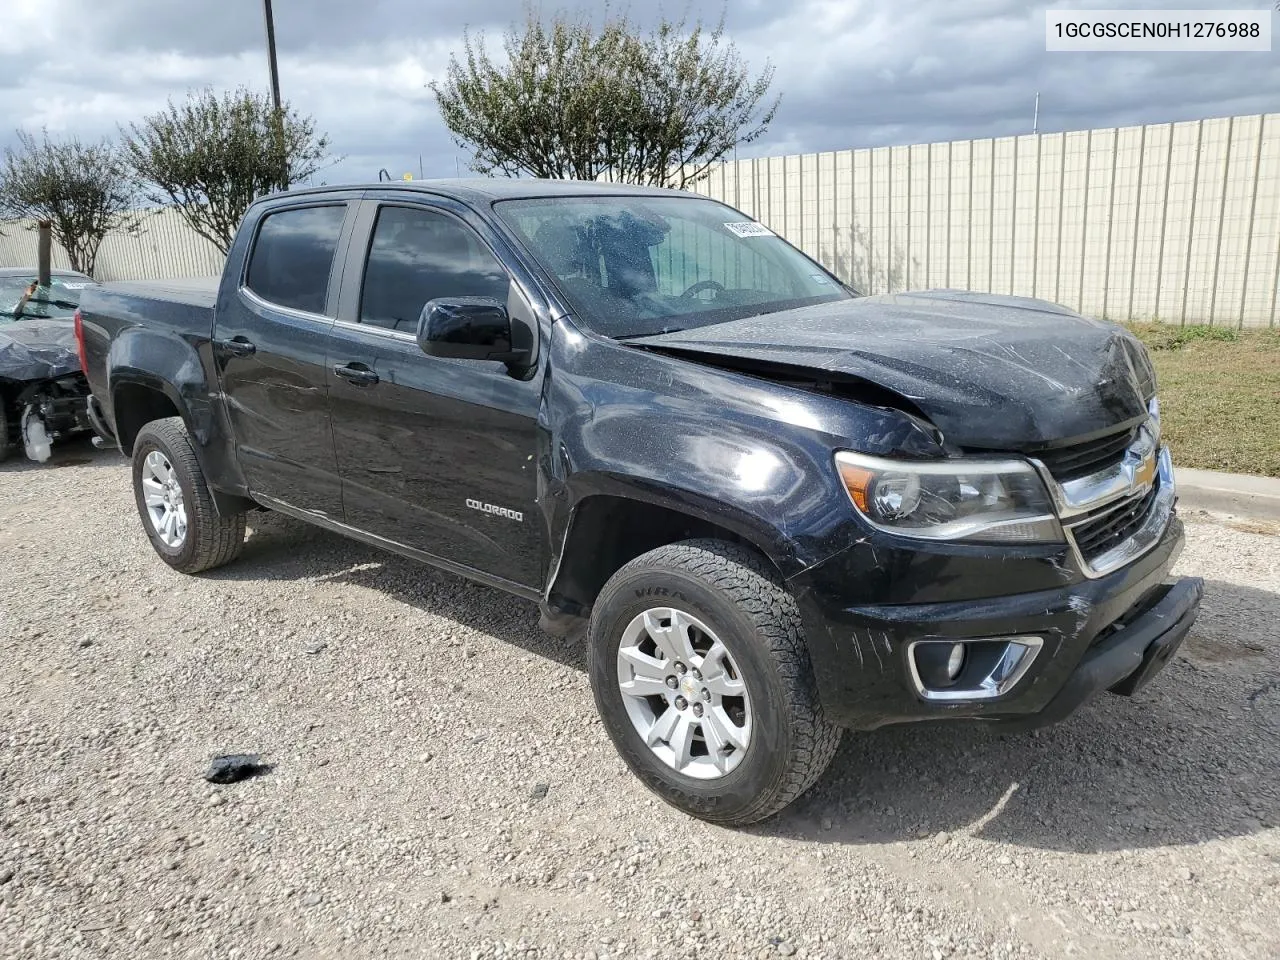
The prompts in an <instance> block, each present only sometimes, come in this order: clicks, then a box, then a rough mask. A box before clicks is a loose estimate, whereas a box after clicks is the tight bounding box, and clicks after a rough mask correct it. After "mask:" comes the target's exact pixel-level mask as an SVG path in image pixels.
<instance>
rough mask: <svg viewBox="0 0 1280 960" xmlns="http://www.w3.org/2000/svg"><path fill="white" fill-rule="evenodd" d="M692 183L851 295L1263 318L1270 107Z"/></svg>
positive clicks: (786, 164)
mask: <svg viewBox="0 0 1280 960" xmlns="http://www.w3.org/2000/svg"><path fill="white" fill-rule="evenodd" d="M693 189H695V190H697V191H698V192H700V193H704V194H707V195H708V196H712V197H716V198H717V199H721V200H724V201H725V202H727V203H729V204H732V205H733V206H736V207H739V208H741V209H742V210H744V211H746V212H747V213H749V214H751V215H752V216H754V217H756V218H757V219H759V220H761V221H762V222H763V223H765V224H767V225H768V226H769V227H771V228H772V229H774V230H775V231H777V232H778V233H780V234H782V235H783V236H785V237H786V238H787V239H789V240H790V241H791V242H792V243H794V244H796V245H797V246H799V247H801V248H802V249H803V250H805V251H806V252H807V253H809V254H810V255H811V256H813V257H815V258H817V259H818V260H821V261H822V262H823V263H824V264H825V265H827V266H828V267H830V268H832V269H833V270H834V271H835V272H836V273H837V274H839V275H840V277H841V278H842V279H845V280H846V281H849V282H851V283H852V284H853V285H854V286H856V287H858V288H859V289H862V290H863V291H865V292H868V293H882V292H886V291H899V290H907V289H919V288H925V287H957V288H963V289H969V290H981V291H991V292H996V293H1012V294H1018V295H1022V296H1034V297H1042V298H1045V299H1048V300H1054V301H1057V302H1060V303H1064V304H1066V305H1068V306H1070V307H1073V308H1075V309H1078V310H1080V311H1082V312H1084V313H1088V314H1092V315H1095V316H1103V317H1107V318H1110V319H1114V320H1126V319H1151V318H1159V319H1161V320H1164V321H1168V322H1173V323H1215V324H1223V325H1228V326H1241V325H1243V326H1275V325H1276V323H1277V320H1278V317H1277V302H1276V301H1277V288H1278V287H1280V114H1267V115H1265V116H1248V117H1226V118H1222V119H1214V120H1202V121H1192V122H1189V123H1176V124H1160V125H1151V126H1142V127H1122V128H1120V129H1103V130H1081V131H1075V132H1071V133H1054V134H1044V135H1040V136H1023V137H1004V138H1000V139H996V140H960V141H953V142H950V143H928V144H916V145H913V146H903V147H880V148H875V149H866V150H845V151H840V152H835V153H817V154H804V155H795V156H785V157H768V158H761V159H755V160H740V161H737V162H733V163H726V164H724V165H722V166H720V167H717V168H716V169H714V170H713V171H712V172H711V175H710V177H709V178H707V179H705V180H703V181H702V182H701V183H699V184H697V185H696V186H695V187H694V188H693Z"/></svg>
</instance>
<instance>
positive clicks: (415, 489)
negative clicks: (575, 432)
mask: <svg viewBox="0 0 1280 960" xmlns="http://www.w3.org/2000/svg"><path fill="white" fill-rule="evenodd" d="M372 196H373V194H370V197H372ZM500 244H501V240H500V239H499V238H497V237H496V236H494V235H493V234H492V233H491V232H490V231H489V229H488V228H487V226H486V225H485V224H484V223H483V221H481V220H479V219H478V218H476V217H475V215H474V214H472V213H470V211H468V210H466V208H465V207H463V206H462V205H461V204H457V203H454V202H452V201H448V200H445V199H439V200H429V199H428V198H427V197H426V196H425V195H423V196H422V197H421V199H417V198H415V199H414V200H410V201H393V200H387V201H386V202H379V201H377V200H375V199H367V200H365V202H364V210H363V212H362V214H361V218H360V224H359V225H358V226H357V228H356V231H355V233H354V235H353V238H352V242H351V253H350V255H349V260H350V267H349V268H348V269H349V270H350V271H358V273H354V272H353V273H351V274H349V275H348V277H347V280H346V282H345V283H344V288H343V295H342V304H341V307H340V311H339V317H338V323H337V324H336V325H335V326H334V328H333V345H332V346H331V348H330V376H331V379H330V382H329V391H330V407H331V409H332V411H333V428H334V436H335V442H336V445H337V450H338V465H339V469H340V471H341V473H342V489H343V504H344V507H345V509H346V518H347V523H348V524H349V525H351V526H353V527H356V528H357V529H360V530H363V531H366V532H368V533H373V534H376V535H377V536H380V537H383V538H385V539H387V540H390V541H393V542H395V543H398V544H402V545H404V546H407V547H411V548H413V549H415V550H418V551H421V552H423V553H426V554H430V555H432V556H433V557H437V558H440V559H442V560H445V561H448V562H451V563H454V564H460V565H462V566H465V567H469V568H471V569H473V570H478V571H482V572H484V573H487V574H490V575H491V576H494V577H498V578H501V579H503V580H506V581H511V582H514V583H517V584H521V585H523V586H528V587H540V586H541V564H542V562H543V557H544V553H545V536H544V534H543V530H542V525H541V518H540V514H539V511H538V509H537V499H538V480H537V456H536V451H537V438H538V432H537V416H538V400H539V396H540V393H541V389H542V374H541V367H540V368H539V372H538V373H536V374H535V375H534V376H533V377H532V378H530V379H528V380H524V381H521V380H516V379H514V378H512V376H511V375H510V373H509V372H508V370H507V368H506V366H505V365H504V364H502V363H498V362H494V361H482V360H452V359H443V358H439V357H429V356H427V355H426V354H424V353H423V352H422V351H421V349H419V347H418V344H417V341H416V339H415V333H416V328H417V320H418V316H419V315H420V314H421V312H422V308H423V306H424V305H425V304H426V302H427V301H428V300H431V299H433V298H435V297H449V296H488V297H497V298H498V299H500V300H502V301H503V302H505V303H509V304H513V305H518V306H515V307H514V309H517V310H524V311H526V314H527V315H528V316H530V317H532V315H533V314H532V309H531V308H530V307H529V305H528V300H527V299H526V298H525V297H524V295H523V294H522V293H521V290H520V288H519V286H518V285H513V282H512V278H511V276H510V275H509V273H508V271H507V269H506V268H505V267H504V265H503V263H502V261H501V260H500V259H499V257H498V256H497V255H496V254H495V252H494V250H495V246H496V245H500Z"/></svg>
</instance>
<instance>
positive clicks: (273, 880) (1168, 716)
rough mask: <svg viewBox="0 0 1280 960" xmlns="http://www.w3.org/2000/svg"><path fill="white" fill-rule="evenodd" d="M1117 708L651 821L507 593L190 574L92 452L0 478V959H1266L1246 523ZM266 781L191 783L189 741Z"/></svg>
mask: <svg viewBox="0 0 1280 960" xmlns="http://www.w3.org/2000/svg"><path fill="white" fill-rule="evenodd" d="M1189 530H1190V538H1189V544H1188V549H1187V552H1186V554H1185V555H1184V558H1183V560H1182V562H1181V569H1182V570H1183V571H1185V572H1187V573H1195V574H1199V575H1201V576H1203V577H1205V578H1206V580H1207V581H1208V591H1207V596H1206V599H1205V607H1204V612H1203V614H1202V617H1201V620H1200V623H1199V624H1198V625H1197V628H1196V631H1195V633H1194V635H1193V636H1192V637H1191V638H1190V639H1189V640H1188V642H1187V644H1185V645H1184V647H1183V652H1182V654H1181V655H1180V656H1179V657H1178V658H1177V659H1176V660H1175V662H1174V663H1173V664H1171V666H1170V667H1169V668H1168V669H1167V670H1166V671H1165V673H1164V674H1163V675H1162V676H1161V678H1160V679H1159V680H1158V681H1157V682H1156V683H1155V684H1153V685H1152V687H1150V688H1148V689H1147V690H1146V691H1144V692H1143V693H1142V694H1140V695H1139V696H1138V697H1137V698H1136V699H1134V700H1125V699H1122V698H1118V697H1104V698H1103V699H1102V700H1101V701H1099V702H1097V703H1096V704H1094V705H1092V706H1091V707H1090V708H1088V709H1086V710H1085V711H1084V712H1083V713H1081V714H1079V715H1077V716H1076V717H1074V718H1072V719H1071V720H1069V721H1067V722H1066V723H1064V724H1062V725H1060V726H1058V727H1055V728H1052V729H1050V730H1047V731H1041V732H1039V733H1037V734H1023V735H1017V736H1012V735H999V734H995V733H992V732H988V731H986V730H984V729H982V728H980V727H978V726H966V725H954V726H919V727H915V728H902V729H891V730H884V731H879V732H876V733H872V734H862V735H854V736H847V737H846V738H845V742H844V746H843V747H842V748H841V751H840V753H839V755H838V756H837V758H836V761H835V763H834V764H833V766H832V768H831V770H830V771H829V772H828V774H827V775H826V776H825V777H824V778H823V779H822V780H821V781H820V783H819V784H818V786H817V787H816V788H815V789H814V790H813V791H811V792H810V793H809V794H808V795H806V796H805V797H804V798H802V799H801V800H800V801H799V802H798V803H797V804H795V805H794V806H793V807H791V808H790V809H788V810H787V811H785V812H784V813H783V814H782V815H781V816H779V817H777V818H775V819H774V820H772V821H770V822H768V823H766V824H763V825H760V826H758V827H754V828H752V829H749V830H745V831H730V830H725V829H720V828H716V827H711V826H708V825H706V824H703V823H700V822H698V821H696V820H692V819H689V818H687V817H685V816H683V815H681V814H679V813H677V812H675V811H674V810H672V809H670V808H668V807H666V806H665V805H663V804H661V803H660V802H658V801H655V800H654V799H652V798H651V797H650V795H649V794H648V793H647V792H646V791H645V790H644V789H642V788H641V787H640V785H639V784H638V783H637V782H636V781H635V780H634V779H633V778H632V777H631V776H630V775H629V774H628V773H627V772H626V771H625V770H624V768H623V766H622V763H621V762H620V761H619V760H618V759H617V758H616V757H615V755H614V752H613V750H612V748H611V746H610V745H609V743H608V741H607V739H606V737H605V735H604V733H603V730H602V729H601V727H600V725H599V723H598V722H597V721H596V719H595V716H594V710H593V706H592V701H591V695H590V691H589V690H588V687H587V681H586V677H585V675H584V673H583V657H582V652H581V650H580V649H578V648H577V647H575V646H573V645H570V644H565V643H562V642H560V641H556V640H553V639H551V638H549V637H547V636H546V635H544V634H542V633H540V632H539V630H538V629H537V616H536V612H535V610H534V608H533V607H532V606H531V605H529V604H526V603H523V602H520V601H517V600H514V599H511V598H509V597H507V596H506V595H504V594H501V593H498V592H495V591H493V590H490V589H487V588H484V587H480V586H476V585H474V584H471V583H468V582H466V581H463V580H461V579H458V578H456V577H453V576H449V575H447V574H443V573H439V572H436V571H434V570H432V569H429V568H427V567H423V566H419V565H416V564H414V563H411V562H409V561H406V560H401V559H399V558H397V557H393V556H389V555H384V554H381V553H378V552H376V551H374V550H372V549H368V548H365V547H363V546H361V545H358V544H354V543H350V542H348V541H345V540H343V539H340V538H338V537H335V536H332V535H329V534H327V533H324V532H321V531H318V530H315V529H312V528H309V527H307V526H305V525H303V524H301V523H297V522H294V521H291V520H287V519H285V518H282V517H278V516H271V515H260V516H258V517H256V518H255V519H254V522H253V523H252V532H251V539H250V540H249V543H248V545H247V547H246V549H245V554H244V557H243V558H242V560H240V561H239V562H238V563H236V564H235V565H233V566H231V567H228V568H225V569H223V570H220V571H216V572H214V573H213V574H210V575H206V576H202V577H198V578H191V577H183V576H181V575H179V574H176V573H173V572H171V571H170V570H169V569H168V568H167V567H166V566H164V565H163V564H162V563H161V562H160V561H159V560H158V559H157V558H156V557H155V556H154V555H153V554H152V552H151V549H150V547H149V546H148V545H147V542H146V539H145V538H144V536H143V535H142V533H141V530H140V527H139V522H138V519H137V516H136V515H135V512H134V507H133V502H132V497H131V494H130V492H129V487H128V475H127V471H126V468H125V465H124V463H123V461H122V460H121V459H120V458H119V457H118V455H117V454H114V453H98V452H95V451H93V450H92V449H91V448H89V447H88V446H87V445H73V446H71V447H69V448H68V449H64V450H62V451H60V452H59V454H58V456H57V457H56V458H55V461H54V462H53V463H52V464H49V465H46V466H44V467H40V468H36V467H34V466H32V465H29V464H25V463H9V464H6V465H4V466H3V467H0V556H2V557H3V561H4V562H3V563H2V564H0V596H3V597H4V602H3V604H0V956H3V957H5V958H9V957H22V958H24V960H25V958H28V957H56V958H59V960H62V958H79V957H86V958H87V957H113V958H119V957H129V958H146V957H217V958H231V957H245V958H249V957H274V956H299V957H308V958H326V957H332V958H341V960H357V958H363V957H447V958H452V957H463V958H468V957H471V958H474V957H497V956H501V957H525V958H541V957H557V958H559V957H578V958H581V957H595V958H600V960H603V958H605V957H661V958H668V957H709V958H722V957H723V958H733V957H750V958H755V957H773V956H795V957H808V958H819V957H827V958H834V957H858V958H862V957H871V956H875V957H887V958H897V957H902V958H926V960H928V958H938V957H985V958H1004V957H1018V958H1023V957H1040V956H1045V957H1061V956H1078V957H1087V958H1095V957H1096V958H1113V957H1114V958H1124V960H1133V958H1138V957H1160V958H1182V957H1214V958H1217V957H1275V956H1277V955H1280V921H1278V920H1277V919H1276V918H1277V917H1280V791H1278V789H1277V760H1278V759H1280V720H1278V719H1277V716H1278V714H1277V710H1278V709H1280V647H1278V644H1277V640H1280V633H1278V630H1280V627H1278V626H1277V624H1280V537H1278V536H1277V534H1278V533H1280V530H1277V529H1276V528H1274V527H1268V526H1265V525H1250V524H1231V523H1229V522H1226V521H1223V520H1221V519H1213V518H1208V517H1203V516H1202V517H1199V518H1195V519H1193V520H1192V522H1190V523H1189ZM229 751H254V752H260V753H262V754H263V755H264V757H265V758H266V759H267V760H268V761H269V762H271V763H272V764H274V769H273V770H272V771H271V772H270V773H268V774H267V775H265V776H262V777H259V778H257V779H254V780H250V781H246V782H243V783H240V784H235V785H231V786H221V787H212V786H210V785H209V784H207V783H206V782H204V780H202V779H201V777H200V774H201V772H202V771H203V769H204V768H205V767H206V765H207V764H208V762H209V759H210V757H211V756H213V755H214V754H218V753H224V752H229Z"/></svg>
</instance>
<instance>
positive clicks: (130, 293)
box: [104, 277, 220, 310]
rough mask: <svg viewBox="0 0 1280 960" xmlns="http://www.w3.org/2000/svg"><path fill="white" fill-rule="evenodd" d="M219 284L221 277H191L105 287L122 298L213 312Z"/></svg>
mask: <svg viewBox="0 0 1280 960" xmlns="http://www.w3.org/2000/svg"><path fill="white" fill-rule="evenodd" d="M219 282H220V278H219V277H189V278H183V279H177V280H147V281H142V280H129V281H123V282H119V283H110V284H105V285H104V286H105V288H106V289H107V290H109V291H111V292H113V293H118V294H121V295H122V296H127V297H137V298H139V299H145V300H163V301H166V302H168V303H175V304H182V305H184V306H190V307H203V308H205V309H209V310H212V309H213V305H214V303H215V302H216V301H217V299H218V284H219Z"/></svg>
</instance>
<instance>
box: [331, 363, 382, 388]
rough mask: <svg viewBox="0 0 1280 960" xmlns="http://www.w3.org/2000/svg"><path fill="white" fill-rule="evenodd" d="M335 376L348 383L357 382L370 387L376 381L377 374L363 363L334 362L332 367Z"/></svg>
mask: <svg viewBox="0 0 1280 960" xmlns="http://www.w3.org/2000/svg"><path fill="white" fill-rule="evenodd" d="M333 373H334V375H335V376H338V377H341V378H342V379H343V380H346V381H347V382H348V383H354V384H358V385H360V386H368V387H371V386H373V385H374V384H375V383H377V382H378V375H377V374H376V373H374V372H373V371H372V370H370V369H369V368H368V367H366V366H364V364H360V365H359V366H357V365H356V364H354V363H347V364H342V363H339V364H335V365H334V367H333Z"/></svg>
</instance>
